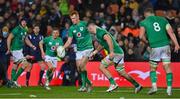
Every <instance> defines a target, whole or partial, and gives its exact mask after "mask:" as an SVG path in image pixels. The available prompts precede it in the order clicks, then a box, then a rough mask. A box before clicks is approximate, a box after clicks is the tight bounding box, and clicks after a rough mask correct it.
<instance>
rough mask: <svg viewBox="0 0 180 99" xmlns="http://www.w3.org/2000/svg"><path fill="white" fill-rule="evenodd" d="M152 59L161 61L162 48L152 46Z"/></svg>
mask: <svg viewBox="0 0 180 99" xmlns="http://www.w3.org/2000/svg"><path fill="white" fill-rule="evenodd" d="M149 60H150V61H156V62H159V61H161V50H160V48H152V49H151V51H150V57H149Z"/></svg>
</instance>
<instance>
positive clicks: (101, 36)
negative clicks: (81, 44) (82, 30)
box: [98, 30, 107, 40]
mask: <svg viewBox="0 0 180 99" xmlns="http://www.w3.org/2000/svg"><path fill="white" fill-rule="evenodd" d="M105 34H107V31H105V30H101V31H100V32H99V33H98V37H99V38H100V39H102V40H103V39H104V35H105Z"/></svg>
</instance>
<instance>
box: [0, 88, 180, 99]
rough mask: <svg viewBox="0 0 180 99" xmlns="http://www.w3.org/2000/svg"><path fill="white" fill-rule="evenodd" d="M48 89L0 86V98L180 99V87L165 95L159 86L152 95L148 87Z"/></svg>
mask: <svg viewBox="0 0 180 99" xmlns="http://www.w3.org/2000/svg"><path fill="white" fill-rule="evenodd" d="M51 88H52V89H51V90H50V91H48V90H45V88H44V87H22V88H6V87H1V88H0V98H61V99H62V98H71V99H75V98H77V99H78V98H81V99H88V98H94V99H99V98H102V99H104V98H109V99H129V98H133V99H134V98H136V99H140V98H141V99H146V98H149V99H150V98H153V99H156V98H158V99H159V98H161V99H165V98H177V99H180V89H173V95H172V96H167V94H166V89H164V88H159V89H158V92H157V93H156V94H154V95H151V96H150V95H147V92H148V90H149V88H143V89H142V91H141V92H140V93H138V94H134V93H133V92H134V89H133V88H118V89H117V90H115V91H113V92H110V93H107V92H105V91H106V89H107V88H106V87H95V88H94V90H93V91H92V92H90V93H87V92H77V88H76V87H72V86H69V87H64V86H53V87H51Z"/></svg>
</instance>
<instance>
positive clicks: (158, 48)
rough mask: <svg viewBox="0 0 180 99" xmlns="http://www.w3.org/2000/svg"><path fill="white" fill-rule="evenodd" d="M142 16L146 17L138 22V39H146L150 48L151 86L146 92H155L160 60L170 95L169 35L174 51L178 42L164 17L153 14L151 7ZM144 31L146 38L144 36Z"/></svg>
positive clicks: (150, 93)
mask: <svg viewBox="0 0 180 99" xmlns="http://www.w3.org/2000/svg"><path fill="white" fill-rule="evenodd" d="M144 16H145V17H146V18H145V19H144V20H143V21H141V22H140V39H142V40H143V41H144V42H145V43H147V40H148V42H149V45H150V47H151V48H152V50H151V53H150V59H149V63H150V68H151V72H150V78H151V82H152V88H151V89H150V91H149V92H148V94H149V95H152V94H154V93H156V92H157V84H156V82H157V76H156V70H157V66H158V63H159V62H160V61H161V60H162V63H163V67H164V70H165V71H166V81H167V94H168V95H172V81H173V74H172V70H171V68H170V63H171V50H170V39H169V37H170V38H171V40H172V41H173V43H174V45H175V48H174V49H175V52H178V50H179V49H180V47H179V44H178V42H177V39H176V37H175V35H174V33H173V30H172V27H171V26H170V24H169V23H168V21H167V20H166V19H165V18H163V17H160V16H155V15H154V12H153V10H152V9H151V8H148V9H146V10H145V12H144ZM145 33H146V37H147V40H146V38H145Z"/></svg>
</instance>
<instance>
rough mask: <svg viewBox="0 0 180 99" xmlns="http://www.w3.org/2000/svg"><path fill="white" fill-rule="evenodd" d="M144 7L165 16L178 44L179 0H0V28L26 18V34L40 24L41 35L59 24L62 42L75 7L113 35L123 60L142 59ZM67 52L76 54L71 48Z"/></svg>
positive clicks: (145, 56) (146, 50)
mask: <svg viewBox="0 0 180 99" xmlns="http://www.w3.org/2000/svg"><path fill="white" fill-rule="evenodd" d="M147 7H152V8H154V10H155V13H156V15H159V16H164V17H166V18H167V20H168V21H169V23H170V24H171V25H172V27H173V29H174V32H175V34H176V36H177V39H178V42H179V43H180V0H0V30H1V32H3V31H6V32H10V31H11V30H12V29H13V28H14V27H15V26H16V25H18V23H19V20H20V19H22V18H27V19H28V20H27V26H28V33H31V32H32V25H33V24H34V23H39V24H40V34H42V35H43V36H48V35H50V34H51V32H52V28H53V27H58V28H59V31H60V33H61V37H62V39H63V40H64V42H65V41H66V39H67V36H68V29H69V27H70V25H71V20H70V18H69V13H70V12H71V11H73V10H77V11H78V12H79V13H80V18H81V19H82V20H84V21H87V22H88V21H94V22H95V23H96V24H97V25H98V26H100V27H102V28H105V29H107V30H108V31H109V32H110V33H111V34H112V35H114V37H115V38H116V40H117V42H118V43H119V46H121V47H122V48H123V49H124V51H125V60H126V61H144V60H148V57H149V53H150V50H151V49H150V47H149V46H148V45H145V44H144V43H143V42H141V41H140V40H139V38H138V35H139V22H140V21H141V20H143V19H144V17H143V11H144V9H145V8H147ZM93 42H94V43H93V44H94V47H97V46H98V42H97V41H96V40H95V39H94V40H93ZM172 46H173V45H172ZM172 50H173V49H172ZM68 52H69V53H68V54H69V55H70V56H71V55H72V56H74V57H75V55H74V54H73V50H72V49H69V51H68ZM105 54H106V51H104V52H103V51H102V52H100V53H98V55H96V57H95V58H94V60H95V61H97V60H101V59H102V58H103V56H104V55H105ZM70 58H72V57H70ZM172 60H173V61H180V52H179V53H178V54H175V53H174V52H172Z"/></svg>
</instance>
